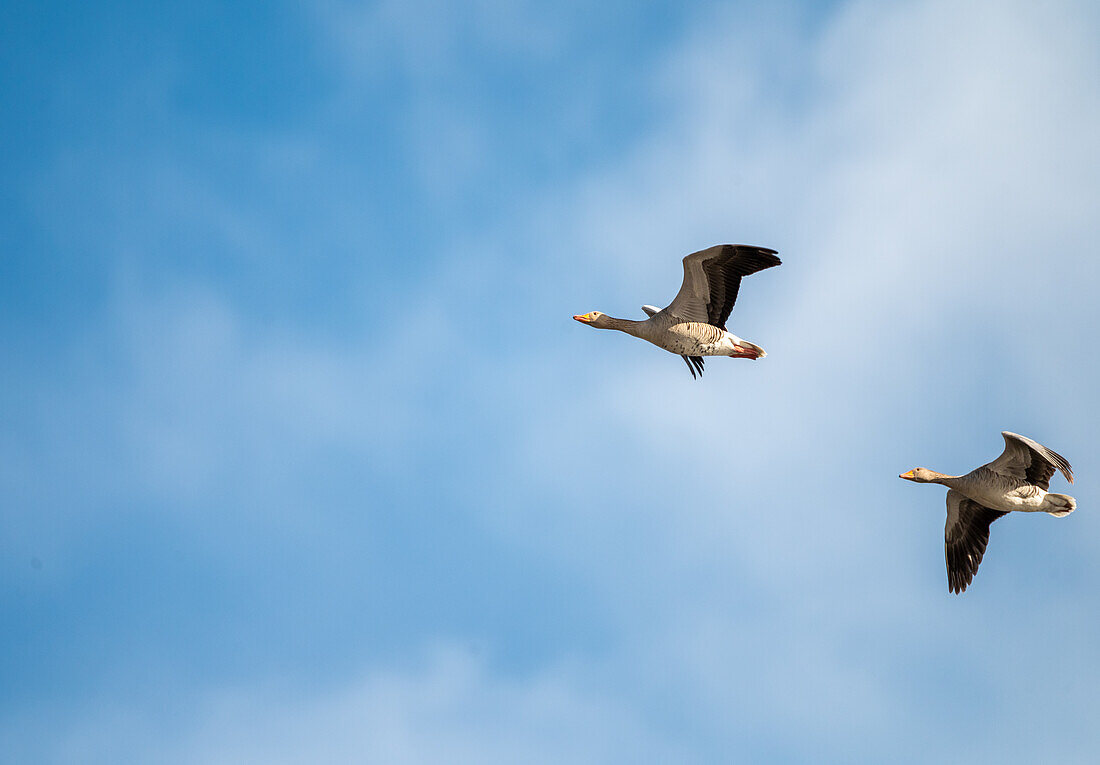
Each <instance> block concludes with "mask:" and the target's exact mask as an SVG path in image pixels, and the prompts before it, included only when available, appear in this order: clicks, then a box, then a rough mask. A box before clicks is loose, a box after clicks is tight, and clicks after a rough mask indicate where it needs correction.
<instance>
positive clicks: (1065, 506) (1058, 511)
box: [1043, 494, 1077, 518]
mask: <svg viewBox="0 0 1100 765" xmlns="http://www.w3.org/2000/svg"><path fill="white" fill-rule="evenodd" d="M1043 504H1044V505H1047V506H1049V507H1050V509H1049V510H1046V511H1045V512H1047V513H1049V514H1050V515H1053V516H1054V517H1055V518H1065V517H1066V516H1067V515H1069V514H1070V513H1072V512H1073V511H1074V510H1076V509H1077V500H1076V499H1074V498H1073V497H1071V496H1069V495H1068V494H1047V495H1046V497H1045V498H1044V499H1043Z"/></svg>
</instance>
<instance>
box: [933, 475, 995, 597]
mask: <svg viewBox="0 0 1100 765" xmlns="http://www.w3.org/2000/svg"><path fill="white" fill-rule="evenodd" d="M1002 515H1007V513H1002V512H1000V511H998V510H991V509H990V508H988V507H986V506H985V505H979V504H978V503H977V502H975V501H974V500H972V499H969V498H968V497H967V496H966V495H964V494H962V493H960V492H957V491H955V490H954V489H951V490H949V491H948V492H947V525H946V526H944V529H943V549H944V557H946V558H947V589H949V590H950V591H951V592H955V593H959V592H962V591H963V590H965V589H966V586H967V585H968V584H970V583H971V582H972V581H973V580H974V575H975V574H977V573H978V566H979V565H980V564H981V562H982V556H983V555H985V547H986V545H987V544H989V524H991V523H993V521H995V520H997V519H998V518H1000V517H1001V516H1002Z"/></svg>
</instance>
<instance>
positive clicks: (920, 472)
mask: <svg viewBox="0 0 1100 765" xmlns="http://www.w3.org/2000/svg"><path fill="white" fill-rule="evenodd" d="M942 477H943V475H942V474H941V473H937V472H936V471H934V470H929V469H928V468H913V469H912V470H910V471H909V472H907V473H902V474H901V475H899V476H898V478H904V479H905V480H906V481H913V482H915V483H935V481H936V479H937V478H942Z"/></svg>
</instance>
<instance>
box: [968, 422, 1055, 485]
mask: <svg viewBox="0 0 1100 765" xmlns="http://www.w3.org/2000/svg"><path fill="white" fill-rule="evenodd" d="M1001 435H1002V436H1004V439H1005V450H1004V451H1003V452H1001V456H1000V457H998V458H997V459H995V460H993V461H992V462H990V463H989V464H988V465H986V467H988V468H989V469H990V470H994V471H996V472H998V473H1001V474H1003V475H1010V476H1012V477H1014V478H1021V479H1023V480H1025V481H1027V482H1028V483H1030V484H1034V485H1035V486H1038V487H1039V488H1040V489H1042V490H1043V491H1046V490H1047V489H1049V488H1050V479H1051V478H1052V477H1053V476H1054V471H1055V469H1058V470H1061V471H1062V475H1064V476H1065V477H1066V480H1067V481H1069V482H1070V483H1073V468H1072V467H1070V464H1069V462H1068V461H1067V460H1066V458H1065V457H1063V456H1062V455H1061V454H1058V453H1057V452H1054V451H1051V450H1050V449H1048V448H1046V447H1045V446H1043V445H1042V444H1041V443H1039V442H1038V441H1032V440H1031V439H1030V438H1027V437H1026V436H1020V435H1017V434H1015V433H1009V432H1008V431H1007V430H1006V431H1003V432H1002V433H1001Z"/></svg>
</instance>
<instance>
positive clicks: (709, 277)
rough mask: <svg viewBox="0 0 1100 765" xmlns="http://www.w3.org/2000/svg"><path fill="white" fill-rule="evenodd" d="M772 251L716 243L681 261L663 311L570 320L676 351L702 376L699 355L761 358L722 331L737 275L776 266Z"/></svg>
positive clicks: (645, 308) (590, 315) (650, 308)
mask: <svg viewBox="0 0 1100 765" xmlns="http://www.w3.org/2000/svg"><path fill="white" fill-rule="evenodd" d="M780 262H781V261H780V260H779V258H777V257H776V255H775V250H769V249H767V248H766V247H751V246H749V245H744V244H718V245H715V246H714V247H710V248H708V249H706V250H700V251H699V252H693V253H692V254H691V255H688V256H687V257H685V258H684V283H683V284H682V285H681V286H680V291H679V292H677V293H676V297H674V298H673V299H672V302H671V303H669V304H668V306H667V307H666V308H665V309H664V310H663V311H661V310H658V309H657V308H655V307H653V306H651V305H644V306H642V310H643V311H645V312H646V314H647V315H648V316H649V318H648V319H646V320H644V321H631V320H630V319H616V318H614V317H612V316H608V315H607V314H604V313H600V312H599V311H591V312H589V313H586V314H582V315H579V316H574V317H573V318H574V319H576V320H577V321H579V322H581V323H583V324H588V325H589V326H592V327H596V328H598V329H617V330H619V331H620V332H626V333H627V334H628V335H634V337H640V338H641V339H642V340H648V341H649V342H651V343H653V344H654V345H656V346H657V347H659V348H664V349H665V350H666V351H669V352H671V353H678V354H680V355H681V356H682V357H683V358H684V362H685V363H686V364H687V365H688V369H689V370H690V371H691V376H692V378H695V377H696V372H698V373H699V374H700V375H702V374H703V357H704V356H732V357H733V358H735V359H762V358H764V356H765V355H767V354H765V353H764V349H763V348H761V347H760V346H759V345H755V344H753V343H750V342H748V341H747V340H742V339H741V338H739V337H738V336H737V335H735V334H733V333H731V332H727V331H726V319H728V318H729V315H730V311H732V310H733V303H734V301H736V300H737V290H738V288H739V287H740V286H741V277H742V276H748V275H749V274H755V273H756V272H757V271H762V270H764V269H765V268H771V267H772V266H778V265H779V264H780Z"/></svg>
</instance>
